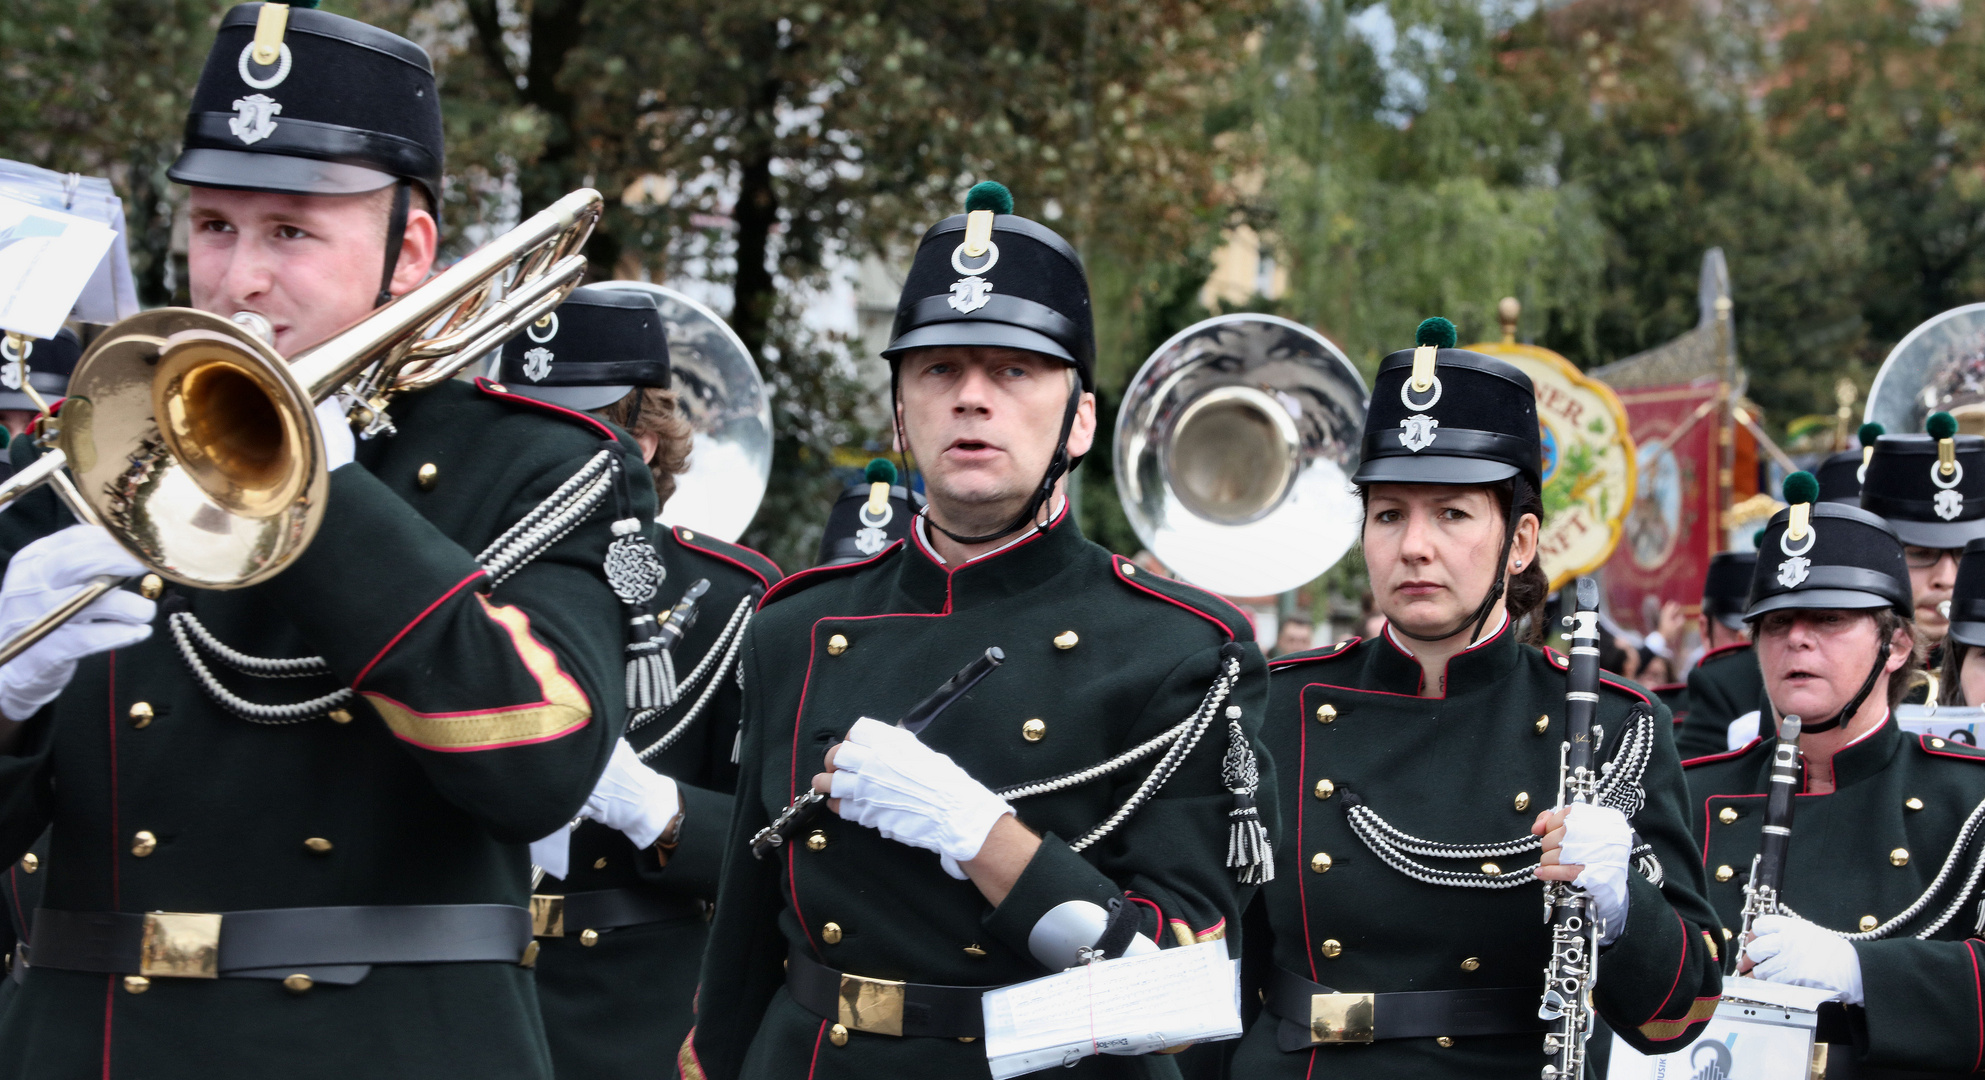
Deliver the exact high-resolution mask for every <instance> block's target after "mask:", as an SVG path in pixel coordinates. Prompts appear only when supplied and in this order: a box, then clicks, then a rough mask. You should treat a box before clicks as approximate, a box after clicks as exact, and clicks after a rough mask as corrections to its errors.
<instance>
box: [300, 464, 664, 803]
mask: <svg viewBox="0 0 1985 1080" xmlns="http://www.w3.org/2000/svg"><path fill="white" fill-rule="evenodd" d="M584 460H585V459H584V458H577V459H567V460H561V461H558V462H556V463H555V464H553V465H552V466H551V467H549V468H547V469H545V470H544V471H542V472H541V473H539V474H538V476H537V477H536V479H535V480H533V481H532V482H531V483H529V484H527V485H525V486H524V488H523V489H522V490H520V491H518V492H517V493H516V494H515V495H514V496H513V497H512V499H511V503H510V505H509V506H508V507H506V508H505V512H504V513H503V514H501V515H499V520H500V522H501V524H500V525H499V526H498V528H499V529H500V528H503V527H507V526H508V525H509V524H510V523H512V522H514V521H516V520H518V519H520V518H522V517H523V516H524V515H525V514H526V513H528V512H529V511H530V509H531V508H533V507H535V506H537V505H538V504H539V503H540V502H541V501H542V500H543V499H545V498H546V497H547V496H549V495H550V494H551V493H552V492H553V491H554V490H555V489H556V488H557V487H558V486H559V485H560V484H561V483H563V482H564V481H565V480H566V479H567V478H568V477H570V476H571V475H572V474H573V473H574V472H576V471H577V470H578V469H579V468H580V466H581V465H582V464H583V463H584ZM630 486H631V487H633V488H634V489H635V492H636V494H635V498H636V499H637V500H639V499H640V498H641V494H640V486H639V485H630ZM611 508H612V504H611V501H609V503H608V505H607V506H604V507H602V508H600V509H598V510H596V511H595V512H594V513H593V516H592V517H591V518H590V519H588V520H587V521H586V522H584V523H582V524H581V525H580V526H579V527H577V528H575V529H574V530H573V531H572V532H571V533H569V534H568V535H567V536H565V538H564V539H562V540H560V541H559V542H557V543H556V544H554V545H553V546H552V547H551V548H549V549H548V550H546V551H545V552H544V553H543V554H541V555H539V556H538V557H537V558H536V559H535V560H533V561H531V562H530V563H528V564H527V565H526V566H524V568H523V569H522V570H520V571H518V572H517V573H516V574H515V575H513V576H512V577H510V578H508V579H507V580H505V581H504V582H503V584H502V585H500V586H498V587H497V588H496V589H495V591H494V592H493V593H492V592H490V591H489V588H490V587H489V584H488V581H487V579H486V577H485V576H484V575H483V572H482V570H481V568H480V566H478V564H477V563H476V559H475V556H474V555H473V554H472V553H471V552H469V551H468V550H466V549H464V548H463V547H462V546H461V544H459V543H457V542H456V541H455V540H454V539H452V538H450V537H449V536H448V535H447V534H445V533H443V532H442V531H441V530H440V529H439V528H437V527H436V526H435V525H434V524H433V523H432V522H430V521H428V520H427V519H426V518H424V517H422V516H421V515H420V514H419V513H418V512H417V511H416V510H415V509H414V508H413V507H412V506H410V505H408V503H407V502H406V501H405V500H403V499H402V498H400V497H399V496H397V495H395V494H394V493H393V492H392V491H391V490H389V489H388V488H387V487H386V486H385V484H383V483H382V482H381V481H380V480H379V479H378V478H377V477H375V476H374V475H373V474H372V473H370V472H368V471H367V470H366V469H365V468H364V467H363V466H362V465H357V464H353V465H347V466H345V467H344V468H341V469H338V470H337V471H335V472H333V473H332V474H331V484H330V497H329V500H328V503H327V505H326V508H325V514H324V521H323V525H322V527H321V528H320V530H319V532H318V535H317V537H316V539H315V540H314V541H313V542H312V543H311V544H310V546H309V547H308V548H307V549H306V550H305V551H304V552H303V554H302V555H301V556H300V557H299V558H298V559H297V560H296V562H295V563H294V564H293V565H292V566H291V567H290V568H289V569H287V570H285V571H284V572H283V573H282V574H280V575H278V576H277V577H276V578H275V579H273V580H272V581H271V582H270V583H269V584H268V585H266V586H264V588H265V589H266V590H267V592H268V594H269V595H270V598H271V599H272V600H273V601H274V602H275V603H277V604H279V605H282V606H284V607H286V608H288V609H289V610H291V611H295V612H298V613H301V614H299V616H298V617H297V618H296V620H295V622H296V625H297V626H298V627H299V628H300V629H301V630H302V631H303V632H304V633H305V635H306V636H307V637H308V639H309V640H310V642H311V645H312V646H313V647H314V648H315V649H317V650H319V651H320V652H321V653H322V655H323V656H324V657H325V659H326V660H327V661H328V662H329V664H330V666H331V669H332V670H333V671H334V672H336V673H337V674H338V675H339V676H340V677H341V678H343V679H345V680H348V682H349V684H350V685H351V686H352V687H353V688H354V689H356V690H358V691H359V693H360V694H361V695H362V697H363V699H364V700H365V701H366V702H367V703H368V704H369V705H370V706H371V707H372V709H373V710H375V711H376V712H377V713H378V715H379V716H380V718H381V719H382V720H384V722H385V724H386V726H387V727H388V728H389V729H391V731H392V732H393V734H394V735H395V736H397V737H398V738H399V739H400V741H401V742H402V743H403V744H404V745H405V746H406V748H407V750H408V752H409V753H411V754H412V755H413V756H414V758H415V759H416V760H417V761H418V762H419V763H420V765H421V767H422V769H423V770H424V771H425V772H426V774H427V775H428V777H429V779H430V780H431V781H432V782H433V783H434V785H435V787H436V788H437V789H438V790H439V791H440V792H441V793H442V795H443V796H444V797H446V798H447V799H448V800H449V801H451V802H453V803H454V804H456V805H457V806H460V807H461V808H462V809H463V810H465V811H467V812H468V813H470V814H471V815H473V816H475V817H476V818H478V819H479V820H481V821H482V822H483V824H484V825H485V827H487V828H488V829H489V830H490V831H491V833H492V834H494V835H496V836H497V837H498V838H500V839H504V840H510V841H518V842H524V841H530V840H533V839H536V838H537V837H540V836H544V835H547V834H549V833H550V832H552V831H553V830H555V829H557V828H558V827H559V826H561V825H563V824H565V823H566V822H567V821H570V820H571V819H572V817H573V815H574V814H576V813H577V812H578V810H579V808H580V806H581V805H583V804H584V802H585V799H586V796H587V794H588V793H589V792H590V791H591V789H592V786H593V781H594V779H595V778H596V777H597V776H598V775H599V774H600V771H601V770H602V769H603V768H604V767H605V763H606V758H607V755H608V753H609V752H610V750H611V748H612V745H613V740H614V739H616V738H617V737H618V736H619V734H620V731H619V729H620V722H621V721H620V718H621V717H622V715H623V712H624V706H623V702H622V697H623V694H624V689H623V688H624V676H623V672H622V670H621V663H622V661H621V657H622V644H623V643H622V623H623V621H624V620H623V619H622V618H621V613H620V605H619V601H618V599H617V598H616V597H615V596H614V595H613V593H612V592H611V591H610V590H609V589H608V587H607V584H606V582H605V579H604V577H603V574H602V571H601V565H602V560H603V558H604V556H605V552H606V545H607V543H608V542H609V540H610V539H611V537H610V534H609V529H608V521H609V518H610V512H611ZM653 509H654V507H653V499H652V496H649V497H648V498H647V501H646V505H645V506H644V507H643V506H637V507H636V508H635V512H636V513H652V511H653Z"/></svg>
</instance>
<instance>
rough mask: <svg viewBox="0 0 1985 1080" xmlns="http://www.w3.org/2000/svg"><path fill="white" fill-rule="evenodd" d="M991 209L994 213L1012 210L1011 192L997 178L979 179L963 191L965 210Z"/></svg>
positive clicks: (1007, 212)
mask: <svg viewBox="0 0 1985 1080" xmlns="http://www.w3.org/2000/svg"><path fill="white" fill-rule="evenodd" d="M974 210H991V211H992V212H993V213H995V214H1011V213H1012V212H1013V193H1012V192H1011V191H1008V190H1006V185H1005V184H1002V183H1000V182H999V181H997V180H981V181H979V182H978V183H976V184H973V185H972V190H970V191H968V192H966V193H965V212H966V213H968V214H969V213H971V212H972V211H974Z"/></svg>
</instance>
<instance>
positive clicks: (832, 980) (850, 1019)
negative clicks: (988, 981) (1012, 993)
mask: <svg viewBox="0 0 1985 1080" xmlns="http://www.w3.org/2000/svg"><path fill="white" fill-rule="evenodd" d="M786 989H787V990H788V991H789V992H791V994H792V995H793V1000H794V1001H797V1002H799V1004H800V1007H801V1008H803V1009H805V1010H807V1011H808V1012H810V1013H813V1014H814V1015H815V1016H818V1017H820V1018H821V1019H823V1020H832V1021H834V1022H835V1023H837V1024H840V1025H841V1026H843V1027H846V1028H851V1029H853V1030H855V1031H866V1032H869V1033H871V1034H875V1035H916V1036H922V1037H925V1038H937V1039H966V1038H972V1039H976V1038H978V1037H979V1036H981V1035H984V1034H985V1033H986V1016H985V1013H984V1012H983V1011H982V1010H981V1008H980V1005H979V997H980V995H982V994H984V993H985V992H986V991H988V990H997V989H999V987H998V986H936V985H933V984H930V983H906V982H893V981H891V980H888V979H869V978H864V977H862V976H860V975H848V974H844V973H842V972H839V971H835V970H834V969H833V968H830V967H828V966H827V965H825V964H821V963H818V962H816V961H815V960H813V959H812V958H811V957H808V956H804V955H801V954H800V953H799V952H796V951H795V952H793V953H791V954H789V956H788V958H787V960H786Z"/></svg>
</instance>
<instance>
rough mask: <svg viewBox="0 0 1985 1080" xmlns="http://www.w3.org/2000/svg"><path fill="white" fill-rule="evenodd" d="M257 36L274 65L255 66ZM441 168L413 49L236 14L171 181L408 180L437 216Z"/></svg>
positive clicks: (301, 191) (355, 187) (303, 188)
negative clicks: (270, 45)
mask: <svg viewBox="0 0 1985 1080" xmlns="http://www.w3.org/2000/svg"><path fill="white" fill-rule="evenodd" d="M258 37H259V38H260V39H262V40H261V42H260V43H261V44H264V45H269V44H271V43H273V45H274V47H273V48H271V49H270V50H269V51H270V52H272V53H273V55H261V56H258V54H257V51H256V50H257V45H258ZM264 59H266V60H267V61H268V62H267V63H263V62H262V60H264ZM442 160H443V155H442V142H441V101H440V97H439V95H438V94H437V93H436V92H435V87H434V66H433V64H431V63H430V62H429V60H428V57H427V53H426V52H425V51H424V50H422V49H421V47H420V46H418V45H415V44H414V43H413V42H411V41H408V40H407V39H405V38H403V37H400V36H399V35H397V34H390V33H387V32H386V31H384V30H380V29H378V28H377V27H373V26H368V25H366V24H365V23H362V22H358V21H357V20H355V19H347V18H345V17H343V16H341V15H332V14H330V13H329V12H324V11H317V10H314V9H311V8H305V7H294V8H293V7H288V6H287V5H283V4H240V5H237V6H236V7H235V8H233V9H232V10H230V11H229V12H228V13H227V15H226V16H225V17H224V18H222V19H221V26H220V31H219V32H218V33H217V34H216V35H215V36H214V47H213V50H212V51H211V52H209V53H208V54H207V66H206V68H205V69H204V70H202V71H201V72H200V83H199V86H198V87H196V88H195V89H194V91H193V106H192V110H191V112H190V113H189V114H188V116H187V117H186V144H185V148H184V149H183V150H182V152H181V153H180V155H179V160H177V161H175V162H173V163H172V167H171V168H170V169H167V170H166V175H167V176H170V177H171V178H172V179H173V180H175V181H178V182H179V183H182V184H192V185H197V186H200V187H216V188H239V189H245V190H249V191H279V192H288V193H291V194H298V195H356V194H359V193H362V192H367V191H377V190H379V189H380V188H383V187H386V186H387V185H389V184H392V183H393V182H395V181H396V180H402V179H404V180H411V181H413V182H414V183H417V184H419V185H420V186H421V187H422V188H423V189H425V190H426V192H427V195H428V198H429V199H430V200H431V201H432V205H435V206H439V205H441V172H442Z"/></svg>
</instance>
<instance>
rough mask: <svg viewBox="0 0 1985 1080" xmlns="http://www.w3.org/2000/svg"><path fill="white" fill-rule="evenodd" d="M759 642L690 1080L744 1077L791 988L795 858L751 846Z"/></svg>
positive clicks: (690, 1046) (752, 660)
mask: <svg viewBox="0 0 1985 1080" xmlns="http://www.w3.org/2000/svg"><path fill="white" fill-rule="evenodd" d="M756 638H757V630H756V629H755V628H754V629H750V630H747V631H745V639H744V645H743V649H742V655H741V656H739V658H738V662H739V663H740V664H742V665H744V707H743V712H744V746H743V750H742V753H741V754H740V755H739V760H741V761H744V762H746V763H748V764H747V767H746V768H745V769H744V770H743V771H742V772H741V773H740V774H739V776H738V788H737V812H736V813H735V814H734V815H733V817H732V819H731V823H730V836H729V839H728V840H726V841H725V842H724V848H723V858H722V861H723V870H722V881H721V883H720V885H719V887H718V889H717V909H716V917H715V918H714V919H713V920H712V921H711V925H710V938H709V942H708V943H707V944H706V945H705V946H704V950H703V975H702V978H701V980H700V981H699V982H698V984H697V988H696V1026H695V1027H693V1028H691V1029H690V1031H689V1038H687V1039H685V1040H684V1041H683V1044H682V1050H681V1052H680V1053H679V1054H678V1055H677V1057H676V1062H677V1066H678V1068H679V1070H680V1072H681V1075H682V1077H683V1080H704V1078H705V1077H710V1078H712V1080H715V1078H728V1077H735V1076H737V1075H739V1074H740V1073H741V1072H742V1071H743V1068H744V1056H745V1051H746V1050H748V1049H749V1048H750V1046H751V1039H752V1036H753V1035H755V1034H756V1033H757V1031H758V1025H759V1021H760V1020H761V1019H763V1017H764V1016H765V1009H766V1007H767V1006H768V1005H769V1004H770V1003H771V1001H772V995H773V994H774V993H776V992H777V991H778V989H779V986H780V984H781V983H782V982H783V981H784V974H785V968H784V964H785V959H786V938H785V935H783V934H781V933H779V932H778V925H779V911H780V907H781V904H780V900H779V881H780V874H781V872H782V867H783V865H784V863H783V860H784V859H785V858H786V857H787V856H788V855H789V854H790V852H788V851H782V852H779V853H778V854H776V855H773V856H771V857H768V858H766V859H762V860H761V859H755V858H752V856H751V838H752V837H753V836H754V835H756V834H757V832H758V830H760V829H762V828H764V827H765V826H767V825H769V824H771V821H770V819H769V818H768V816H767V815H766V812H765V803H764V796H763V795H762V794H761V793H760V790H759V771H758V770H757V769H755V768H752V767H750V765H749V763H755V762H762V761H764V760H765V747H764V742H765V739H764V734H765V728H766V718H765V716H764V715H763V714H762V713H761V712H760V711H759V709H758V707H757V703H758V702H761V701H763V700H764V695H763V694H760V693H757V692H755V688H756V687H758V686H760V685H761V683H760V682H759V680H760V678H762V675H761V673H760V671H759V669H758V664H757V657H758V652H757V648H756V645H757V642H756ZM687 824H688V822H687V820H686V819H685V821H684V825H685V827H686V826H687Z"/></svg>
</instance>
